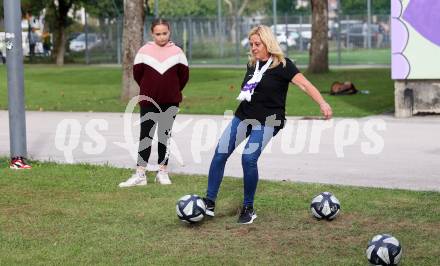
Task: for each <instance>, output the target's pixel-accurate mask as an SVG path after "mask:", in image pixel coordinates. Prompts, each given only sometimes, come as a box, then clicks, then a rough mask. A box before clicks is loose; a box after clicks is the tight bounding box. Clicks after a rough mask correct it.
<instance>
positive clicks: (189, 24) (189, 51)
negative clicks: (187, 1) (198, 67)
mask: <svg viewBox="0 0 440 266" xmlns="http://www.w3.org/2000/svg"><path fill="white" fill-rule="evenodd" d="M188 35H189V36H188V55H189V56H188V59H189V61H190V62H191V61H192V45H193V27H192V20H191V17H188Z"/></svg>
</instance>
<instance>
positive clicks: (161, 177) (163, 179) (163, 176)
mask: <svg viewBox="0 0 440 266" xmlns="http://www.w3.org/2000/svg"><path fill="white" fill-rule="evenodd" d="M155 180H156V182H158V183H159V184H161V185H171V180H170V177H169V176H168V172H167V171H164V170H159V171H158V172H157V175H156V179H155Z"/></svg>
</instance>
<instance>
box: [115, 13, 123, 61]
mask: <svg viewBox="0 0 440 266" xmlns="http://www.w3.org/2000/svg"><path fill="white" fill-rule="evenodd" d="M121 21H122V20H121V15H118V18H117V20H116V24H117V25H116V35H117V36H116V50H117V57H118V65H121V61H122V60H121V54H122V53H121Z"/></svg>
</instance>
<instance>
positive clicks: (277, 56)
mask: <svg viewBox="0 0 440 266" xmlns="http://www.w3.org/2000/svg"><path fill="white" fill-rule="evenodd" d="M252 35H258V36H259V37H260V39H261V42H262V43H263V44H264V45H265V46H266V49H267V52H268V53H269V54H270V55H271V56H272V58H273V62H272V65H271V66H270V67H271V68H273V67H276V66H278V65H279V64H280V63H282V64H283V67H285V66H286V58H285V57H284V53H283V51H282V50H281V47H280V45H279V44H278V41H277V39H276V37H275V35H274V34H273V32H272V31H271V29H270V28H269V27H268V26H265V25H260V26H257V27H254V28H253V29H251V31H249V34H248V39H249V40H250V39H251V36H252ZM256 62H257V59H256V58H255V56H253V55H252V53H251V54H250V55H249V62H248V65H249V66H255V64H256Z"/></svg>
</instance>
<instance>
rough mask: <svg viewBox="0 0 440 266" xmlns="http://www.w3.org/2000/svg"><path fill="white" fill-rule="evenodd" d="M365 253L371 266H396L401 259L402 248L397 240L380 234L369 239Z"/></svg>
mask: <svg viewBox="0 0 440 266" xmlns="http://www.w3.org/2000/svg"><path fill="white" fill-rule="evenodd" d="M366 253H367V259H368V261H369V262H370V263H371V264H373V265H397V264H398V263H399V261H400V259H401V257H402V247H401V246H400V243H399V240H397V238H395V237H393V236H391V235H387V234H381V235H376V236H374V237H373V239H371V241H370V242H369V243H368V247H367V251H366Z"/></svg>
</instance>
